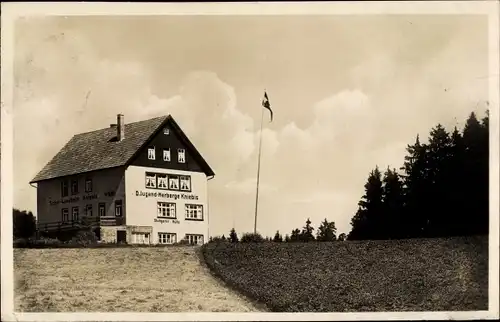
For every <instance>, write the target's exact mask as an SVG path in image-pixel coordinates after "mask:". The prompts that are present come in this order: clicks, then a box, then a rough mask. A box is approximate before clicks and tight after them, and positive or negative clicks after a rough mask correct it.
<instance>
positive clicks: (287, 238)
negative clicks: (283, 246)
mask: <svg viewBox="0 0 500 322" xmlns="http://www.w3.org/2000/svg"><path fill="white" fill-rule="evenodd" d="M285 242H286V243H289V242H290V236H288V234H286V235H285Z"/></svg>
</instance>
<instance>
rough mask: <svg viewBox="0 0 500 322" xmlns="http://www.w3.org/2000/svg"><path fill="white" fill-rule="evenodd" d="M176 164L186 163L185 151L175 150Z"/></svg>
mask: <svg viewBox="0 0 500 322" xmlns="http://www.w3.org/2000/svg"><path fill="white" fill-rule="evenodd" d="M177 162H179V163H185V162H186V151H185V150H184V149H178V150H177Z"/></svg>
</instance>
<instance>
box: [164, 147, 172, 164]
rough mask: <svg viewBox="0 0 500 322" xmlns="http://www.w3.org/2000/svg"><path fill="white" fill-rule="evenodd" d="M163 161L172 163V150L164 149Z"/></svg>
mask: <svg viewBox="0 0 500 322" xmlns="http://www.w3.org/2000/svg"><path fill="white" fill-rule="evenodd" d="M163 161H165V162H170V149H163Z"/></svg>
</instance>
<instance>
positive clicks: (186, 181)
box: [181, 176, 191, 191]
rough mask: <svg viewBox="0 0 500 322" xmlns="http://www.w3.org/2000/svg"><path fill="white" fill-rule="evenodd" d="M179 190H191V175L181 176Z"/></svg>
mask: <svg viewBox="0 0 500 322" xmlns="http://www.w3.org/2000/svg"><path fill="white" fill-rule="evenodd" d="M181 190H183V191H191V177H189V176H181Z"/></svg>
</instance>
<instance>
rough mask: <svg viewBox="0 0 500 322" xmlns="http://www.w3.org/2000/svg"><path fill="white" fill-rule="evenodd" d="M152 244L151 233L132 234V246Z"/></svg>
mask: <svg viewBox="0 0 500 322" xmlns="http://www.w3.org/2000/svg"><path fill="white" fill-rule="evenodd" d="M150 243H151V234H150V233H137V232H133V233H132V244H142V245H148V244H150Z"/></svg>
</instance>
